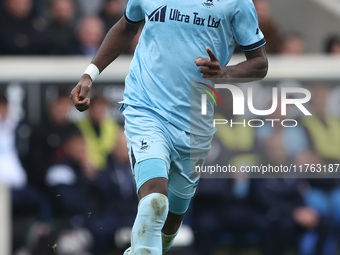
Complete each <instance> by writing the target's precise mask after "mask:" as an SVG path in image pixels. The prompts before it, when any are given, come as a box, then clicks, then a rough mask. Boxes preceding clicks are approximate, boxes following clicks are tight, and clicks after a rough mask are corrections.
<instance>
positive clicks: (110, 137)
mask: <svg viewBox="0 0 340 255" xmlns="http://www.w3.org/2000/svg"><path fill="white" fill-rule="evenodd" d="M108 111H109V102H108V101H107V99H106V98H104V97H100V96H94V97H93V98H91V106H90V109H89V110H88V116H87V117H85V118H83V119H82V120H80V121H79V122H78V127H79V129H80V131H81V132H82V134H83V135H84V137H85V140H86V146H87V155H88V158H89V160H90V162H91V163H92V164H93V165H94V166H95V167H96V168H97V169H104V168H105V167H106V166H107V157H108V155H109V154H110V153H111V152H112V150H113V149H114V148H115V147H116V146H117V139H118V137H119V135H120V127H119V125H118V123H117V122H116V121H115V120H114V119H112V118H111V117H109V116H108Z"/></svg>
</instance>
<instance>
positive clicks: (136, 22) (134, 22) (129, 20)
mask: <svg viewBox="0 0 340 255" xmlns="http://www.w3.org/2000/svg"><path fill="white" fill-rule="evenodd" d="M124 17H125V20H126V22H127V23H129V24H131V25H135V24H138V23H139V22H142V21H143V20H144V19H141V20H138V21H133V20H131V19H129V18H128V17H127V15H126V9H125V11H124Z"/></svg>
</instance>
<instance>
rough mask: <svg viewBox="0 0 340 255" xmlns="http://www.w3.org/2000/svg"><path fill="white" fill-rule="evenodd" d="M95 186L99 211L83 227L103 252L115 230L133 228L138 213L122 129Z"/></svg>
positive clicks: (133, 182)
mask: <svg viewBox="0 0 340 255" xmlns="http://www.w3.org/2000/svg"><path fill="white" fill-rule="evenodd" d="M98 189H99V192H100V193H99V194H100V197H101V201H100V210H101V212H100V213H98V214H93V216H91V218H90V219H89V221H88V222H87V225H86V226H87V227H88V228H89V229H90V231H91V232H92V234H93V236H94V239H95V249H96V251H97V252H103V251H105V250H107V249H108V248H112V246H113V242H112V241H113V237H114V236H115V235H116V234H117V233H116V232H117V230H118V229H122V228H127V227H128V228H131V227H132V225H133V222H134V218H135V215H136V213H137V205H138V200H137V195H136V186H135V181H134V178H133V175H132V171H131V167H130V164H129V155H128V149H127V145H126V138H125V135H124V133H123V131H121V132H120V133H119V137H118V138H117V146H116V147H115V148H114V149H113V151H112V152H111V153H110V155H109V158H108V164H107V167H106V168H105V169H104V170H103V171H101V172H100V174H99V175H98ZM117 245H119V246H120V247H118V248H127V247H124V246H123V245H124V244H123V243H119V244H117ZM125 245H129V243H126V244H125ZM116 248H117V247H116ZM96 254H98V253H96Z"/></svg>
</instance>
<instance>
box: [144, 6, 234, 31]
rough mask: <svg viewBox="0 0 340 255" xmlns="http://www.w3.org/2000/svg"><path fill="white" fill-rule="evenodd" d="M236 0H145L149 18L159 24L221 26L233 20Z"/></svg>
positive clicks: (145, 9)
mask: <svg viewBox="0 0 340 255" xmlns="http://www.w3.org/2000/svg"><path fill="white" fill-rule="evenodd" d="M234 2H235V0H153V1H149V0H145V1H143V9H144V12H145V13H146V16H147V20H148V21H150V22H157V23H159V24H161V23H166V24H176V25H180V24H182V25H193V26H197V27H202V28H203V27H207V28H212V29H213V28H219V27H220V26H221V23H223V22H226V21H228V20H231V18H232V13H233V9H234Z"/></svg>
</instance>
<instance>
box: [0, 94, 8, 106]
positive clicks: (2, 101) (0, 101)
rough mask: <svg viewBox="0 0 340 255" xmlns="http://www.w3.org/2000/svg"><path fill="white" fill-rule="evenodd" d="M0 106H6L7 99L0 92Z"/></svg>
mask: <svg viewBox="0 0 340 255" xmlns="http://www.w3.org/2000/svg"><path fill="white" fill-rule="evenodd" d="M0 104H8V100H7V97H6V96H5V94H4V93H2V92H1V91H0Z"/></svg>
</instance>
